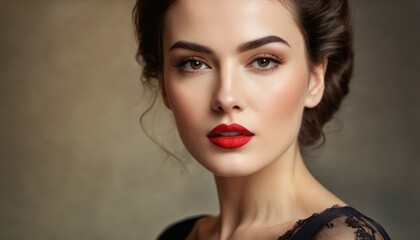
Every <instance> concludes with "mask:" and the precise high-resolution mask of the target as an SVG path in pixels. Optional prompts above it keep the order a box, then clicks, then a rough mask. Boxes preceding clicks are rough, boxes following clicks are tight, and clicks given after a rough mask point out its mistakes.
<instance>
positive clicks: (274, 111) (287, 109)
mask: <svg viewBox="0 0 420 240" xmlns="http://www.w3.org/2000/svg"><path fill="white" fill-rule="evenodd" d="M307 78H308V76H307V74H305V73H303V74H296V72H294V73H293V74H284V75H283V76H279V78H278V79H281V80H280V81H278V80H277V81H275V80H274V81H271V85H270V88H269V90H268V91H267V88H266V90H265V91H261V92H260V93H259V95H260V96H261V97H260V101H259V102H260V103H259V104H258V106H255V107H257V108H260V109H261V111H264V113H265V115H266V116H267V117H266V121H270V122H274V123H276V122H277V125H278V126H279V127H281V128H290V127H291V125H294V126H297V127H299V126H300V122H301V116H302V112H303V109H304V103H305V97H306V89H307V82H308V81H307Z"/></svg>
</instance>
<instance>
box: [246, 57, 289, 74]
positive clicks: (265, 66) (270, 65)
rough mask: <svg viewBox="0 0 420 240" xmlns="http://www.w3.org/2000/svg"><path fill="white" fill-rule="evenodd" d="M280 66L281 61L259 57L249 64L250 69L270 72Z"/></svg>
mask: <svg viewBox="0 0 420 240" xmlns="http://www.w3.org/2000/svg"><path fill="white" fill-rule="evenodd" d="M279 64H281V60H278V59H276V58H273V57H259V58H257V59H255V60H254V61H252V62H251V64H250V67H252V68H255V69H257V70H263V71H267V70H272V69H274V68H276V67H277V66H278V65H279Z"/></svg>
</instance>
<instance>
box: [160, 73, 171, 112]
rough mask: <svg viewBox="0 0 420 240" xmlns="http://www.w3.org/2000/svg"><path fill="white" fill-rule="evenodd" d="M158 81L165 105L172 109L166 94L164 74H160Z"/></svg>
mask: <svg viewBox="0 0 420 240" xmlns="http://www.w3.org/2000/svg"><path fill="white" fill-rule="evenodd" d="M158 80H159V88H160V93H161V94H162V99H163V103H164V104H165V106H166V107H167V108H168V109H171V105H170V104H169V100H168V96H167V94H166V88H165V82H164V79H163V74H159V77H158Z"/></svg>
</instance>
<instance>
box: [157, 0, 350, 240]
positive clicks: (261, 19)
mask: <svg viewBox="0 0 420 240" xmlns="http://www.w3.org/2000/svg"><path fill="white" fill-rule="evenodd" d="M273 36H274V37H273ZM267 37H268V38H267ZM261 39H265V40H267V39H269V40H270V41H268V42H265V43H260V44H259V45H258V46H253V47H249V44H248V45H247V43H249V42H252V41H255V40H259V41H261ZM197 45H198V46H200V48H197ZM203 47H204V48H203ZM163 57H164V64H163V72H162V73H161V74H160V82H161V89H162V95H163V99H164V102H165V104H166V106H167V107H168V108H170V109H171V110H172V112H173V115H174V118H175V121H176V124H177V127H178V131H179V134H180V136H181V139H182V141H183V143H184V145H185V146H186V148H187V149H188V151H189V152H190V153H191V154H192V156H193V157H194V158H195V159H196V160H197V161H198V162H199V163H200V164H201V165H203V166H204V167H205V168H207V169H208V170H209V171H210V172H212V173H213V174H214V176H215V182H216V186H217V190H218V196H219V203H220V215H219V216H217V217H209V218H203V219H201V220H199V221H198V222H197V223H196V225H195V226H194V229H193V231H192V232H191V234H190V236H189V237H188V239H277V238H278V237H279V236H280V235H282V234H283V233H284V232H285V231H286V230H288V229H290V228H291V227H292V226H293V224H294V223H295V221H296V220H298V219H302V218H306V217H308V216H310V215H311V214H312V213H314V212H320V211H322V210H324V209H326V208H328V207H331V206H332V205H334V204H340V205H345V203H344V202H342V201H341V200H339V199H338V198H337V197H335V196H334V195H333V194H331V193H330V192H329V191H327V190H326V189H325V188H324V187H323V186H322V185H321V184H320V183H319V182H318V181H317V180H316V179H315V178H314V177H313V176H312V175H311V174H310V173H309V171H308V170H307V168H306V167H305V165H304V162H303V160H302V157H301V154H300V150H299V146H298V142H297V136H298V132H299V128H300V124H301V119H302V113H303V110H304V108H305V107H307V108H311V107H314V106H316V105H317V104H318V103H319V101H320V99H321V97H322V94H323V90H324V73H325V69H326V66H327V61H326V60H325V61H324V62H323V63H322V64H320V65H317V66H312V64H310V63H309V62H308V60H307V58H306V49H305V44H304V38H303V35H302V33H301V31H300V29H299V27H298V25H297V24H296V22H295V20H294V18H293V14H292V13H291V12H290V10H289V9H287V8H286V7H285V6H284V5H283V4H282V3H281V2H280V1H274V0H230V1H224V0H179V1H177V2H176V3H175V4H174V5H173V6H171V7H170V8H169V10H168V12H167V13H166V16H165V21H164V29H163ZM221 123H226V124H231V123H238V124H240V125H242V126H244V127H246V128H247V129H248V130H250V131H251V132H253V133H254V134H255V136H254V137H253V139H252V140H251V141H250V142H249V143H248V144H246V145H245V146H243V147H241V148H237V149H222V148H219V147H217V146H215V145H213V144H212V143H211V142H210V141H209V140H208V138H207V134H208V133H209V132H210V131H211V130H212V129H213V128H214V127H216V126H217V125H219V124H221Z"/></svg>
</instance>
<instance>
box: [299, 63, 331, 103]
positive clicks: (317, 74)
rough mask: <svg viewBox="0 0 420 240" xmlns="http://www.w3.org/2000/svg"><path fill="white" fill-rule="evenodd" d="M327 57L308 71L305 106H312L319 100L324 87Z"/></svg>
mask: <svg viewBox="0 0 420 240" xmlns="http://www.w3.org/2000/svg"><path fill="white" fill-rule="evenodd" d="M327 66H328V59H325V60H324V61H322V63H320V64H319V65H317V66H314V67H313V68H312V70H311V72H310V77H309V85H308V91H307V95H306V99H305V107H307V108H314V107H316V106H317V105H318V103H319V102H320V101H321V99H322V96H323V95H324V88H325V72H326V71H327Z"/></svg>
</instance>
